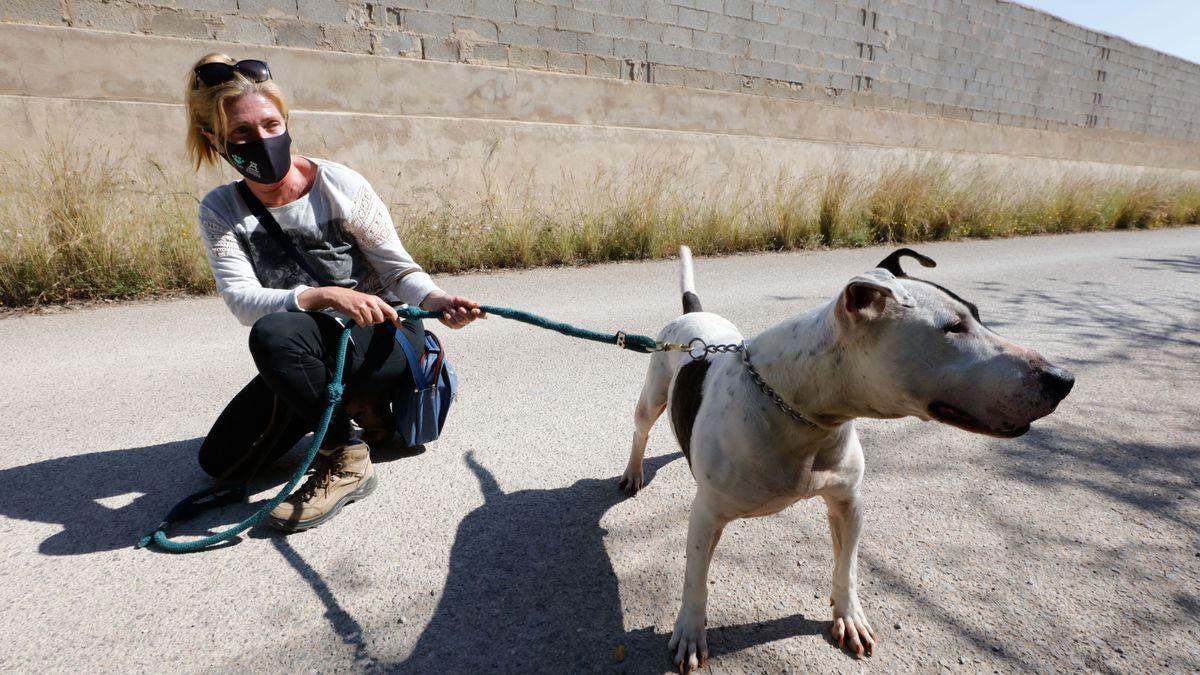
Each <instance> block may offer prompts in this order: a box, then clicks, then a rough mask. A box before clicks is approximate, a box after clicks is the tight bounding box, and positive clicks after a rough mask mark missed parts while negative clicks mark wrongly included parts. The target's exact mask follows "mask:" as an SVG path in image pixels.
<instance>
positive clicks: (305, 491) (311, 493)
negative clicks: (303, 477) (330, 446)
mask: <svg viewBox="0 0 1200 675" xmlns="http://www.w3.org/2000/svg"><path fill="white" fill-rule="evenodd" d="M356 475H358V474H357V473H356V472H354V471H346V460H345V458H344V457H342V456H340V454H339V455H338V456H337V458H336V459H335V458H331V457H329V456H327V455H321V454H318V455H317V458H316V460H314V461H313V468H312V473H311V474H310V475H309V477H308V480H307V481H305V483H304V485H303V486H302V487H301V488H300V491H299V492H298V493H297V494H298V496H299V498H300V500H301V501H308V500H310V499H312V498H313V497H315V496H316V494H317V491H318V490H320V491H321V492H322V493H324V494H328V493H329V488H331V487H333V483H334V482H335V481H336V480H337V479H338V478H345V477H348V476H356Z"/></svg>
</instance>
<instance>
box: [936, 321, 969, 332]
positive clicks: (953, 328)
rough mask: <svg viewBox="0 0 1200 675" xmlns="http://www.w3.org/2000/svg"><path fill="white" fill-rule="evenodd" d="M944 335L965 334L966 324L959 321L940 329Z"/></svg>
mask: <svg viewBox="0 0 1200 675" xmlns="http://www.w3.org/2000/svg"><path fill="white" fill-rule="evenodd" d="M942 332H944V333H965V332H967V324H965V323H963V322H961V321H954V322H952V323H948V324H946V325H945V326H943V327H942Z"/></svg>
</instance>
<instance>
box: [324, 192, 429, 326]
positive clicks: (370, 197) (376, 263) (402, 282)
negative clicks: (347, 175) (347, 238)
mask: <svg viewBox="0 0 1200 675" xmlns="http://www.w3.org/2000/svg"><path fill="white" fill-rule="evenodd" d="M346 229H347V230H349V233H350V235H351V236H353V237H354V240H355V242H356V243H357V244H358V248H359V250H361V251H362V253H363V256H364V257H366V259H367V262H369V263H370V264H371V267H373V268H374V269H375V271H376V273H378V274H379V279H380V281H381V282H382V284H383V287H384V288H386V289H388V290H390V291H391V292H392V293H393V294H394V295H395V296H396V297H397V298H400V300H402V301H404V302H405V303H407V304H409V305H413V306H419V305H420V304H421V302H422V301H424V300H425V298H426V297H428V296H429V294H430V293H432V292H434V291H440V290H441V289H440V288H438V286H437V284H435V283H434V282H433V279H432V278H430V276H429V275H428V274H426V273H425V270H423V269H421V266H420V265H418V264H417V263H416V261H414V260H413V259H412V256H410V255H409V254H408V251H407V250H405V248H404V245H403V244H401V243H400V235H398V234H396V225H395V224H394V223H393V222H392V216H391V214H390V213H388V210H387V206H386V205H385V204H384V203H383V200H382V199H380V198H379V195H377V194H376V193H375V190H374V189H372V188H371V186H370V184H368V183H367V182H366V181H365V180H364V181H363V183H362V185H361V187H359V189H358V193H357V194H356V195H355V196H354V209H353V212H352V213H351V215H350V218H349V220H348V221H347V223H346Z"/></svg>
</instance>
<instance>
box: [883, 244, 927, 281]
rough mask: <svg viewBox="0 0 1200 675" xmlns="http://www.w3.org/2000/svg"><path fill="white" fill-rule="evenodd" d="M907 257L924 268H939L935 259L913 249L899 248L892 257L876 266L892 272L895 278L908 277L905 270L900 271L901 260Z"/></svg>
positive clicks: (893, 252)
mask: <svg viewBox="0 0 1200 675" xmlns="http://www.w3.org/2000/svg"><path fill="white" fill-rule="evenodd" d="M905 256H907V257H909V258H913V259H915V260H916V261H917V262H919V263H921V265H923V266H924V267H937V263H935V262H934V261H933V258H930V257H929V256H924V255H921V254H920V253H917V252H916V251H914V250H912V249H911V248H898V249H896V250H895V251H892V253H891V255H889V256H888V257H886V258H884V259H883V260H881V261H879V264H878V265H876V267H882V268H883V269H885V270H887V271H889V272H891V273H892V276H894V277H904V276H908V275H907V274H905V273H904V270H902V269H900V259H901V258H904V257H905Z"/></svg>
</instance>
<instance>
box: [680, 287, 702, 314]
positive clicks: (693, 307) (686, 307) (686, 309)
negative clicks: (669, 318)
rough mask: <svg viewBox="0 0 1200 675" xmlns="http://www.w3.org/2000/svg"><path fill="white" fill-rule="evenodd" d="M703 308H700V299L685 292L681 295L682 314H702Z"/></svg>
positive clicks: (693, 294) (691, 293)
mask: <svg viewBox="0 0 1200 675" xmlns="http://www.w3.org/2000/svg"><path fill="white" fill-rule="evenodd" d="M703 311H704V308H703V307H701V306H700V298H699V296H697V295H696V294H695V293H693V292H691V291H685V292H684V294H683V313H684V314H691V313H692V312H703Z"/></svg>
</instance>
